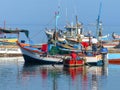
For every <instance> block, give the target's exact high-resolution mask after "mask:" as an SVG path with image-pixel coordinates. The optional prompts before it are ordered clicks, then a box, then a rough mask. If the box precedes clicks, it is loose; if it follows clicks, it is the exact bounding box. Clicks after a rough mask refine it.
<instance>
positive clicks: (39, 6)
mask: <svg viewBox="0 0 120 90" xmlns="http://www.w3.org/2000/svg"><path fill="white" fill-rule="evenodd" d="M100 2H102V8H101V20H102V22H103V23H104V24H105V25H120V20H119V17H120V10H119V8H120V0H0V24H2V23H3V22H4V20H5V21H6V22H7V23H8V24H43V25H45V24H47V23H49V22H50V21H51V20H52V18H53V17H54V13H55V11H57V10H58V6H60V18H59V20H58V23H59V24H64V23H66V20H67V21H69V22H74V21H75V16H76V15H77V16H78V19H79V21H81V22H83V23H84V24H89V23H95V22H96V19H97V17H98V12H99V4H100Z"/></svg>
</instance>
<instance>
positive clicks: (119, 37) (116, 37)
mask: <svg viewBox="0 0 120 90" xmlns="http://www.w3.org/2000/svg"><path fill="white" fill-rule="evenodd" d="M112 37H113V39H120V35H118V34H116V33H115V32H113V33H112Z"/></svg>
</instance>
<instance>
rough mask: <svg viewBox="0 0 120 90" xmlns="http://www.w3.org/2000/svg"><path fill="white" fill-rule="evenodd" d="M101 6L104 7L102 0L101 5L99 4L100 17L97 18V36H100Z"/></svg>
mask: <svg viewBox="0 0 120 90" xmlns="http://www.w3.org/2000/svg"><path fill="white" fill-rule="evenodd" d="M101 8H102V2H100V6H99V13H98V18H97V28H96V36H97V38H98V36H99V34H98V33H99V24H100V15H101Z"/></svg>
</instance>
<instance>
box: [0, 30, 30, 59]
mask: <svg viewBox="0 0 120 90" xmlns="http://www.w3.org/2000/svg"><path fill="white" fill-rule="evenodd" d="M20 32H24V33H25V34H26V35H28V33H29V32H28V30H23V29H22V30H19V29H15V30H12V29H2V28H0V33H1V35H2V36H3V37H2V36H1V38H0V57H19V56H20V57H21V56H22V52H21V50H20V48H19V46H18V45H17V44H16V41H18V39H19V33H20ZM8 34H9V35H8ZM13 34H15V35H17V37H12V38H11V37H8V36H12V35H13ZM13 36H14V35H13Z"/></svg>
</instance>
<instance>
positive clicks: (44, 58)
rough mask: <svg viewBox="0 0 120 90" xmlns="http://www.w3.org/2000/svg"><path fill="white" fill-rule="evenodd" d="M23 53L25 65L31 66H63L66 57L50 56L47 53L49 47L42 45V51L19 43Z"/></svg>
mask: <svg viewBox="0 0 120 90" xmlns="http://www.w3.org/2000/svg"><path fill="white" fill-rule="evenodd" d="M17 43H18V45H19V46H20V49H21V51H22V54H23V57H24V60H25V63H31V64H62V63H63V58H64V56H61V55H49V54H47V53H46V50H47V45H46V44H45V45H42V47H41V49H38V48H35V47H32V46H30V45H28V46H27V45H26V44H24V43H19V42H17Z"/></svg>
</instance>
